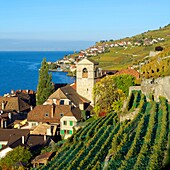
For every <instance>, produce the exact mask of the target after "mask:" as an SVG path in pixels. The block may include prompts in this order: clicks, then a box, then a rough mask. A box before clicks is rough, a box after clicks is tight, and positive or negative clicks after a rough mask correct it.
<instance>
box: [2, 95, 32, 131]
mask: <svg viewBox="0 0 170 170" xmlns="http://www.w3.org/2000/svg"><path fill="white" fill-rule="evenodd" d="M30 107H31V106H30V105H29V104H28V103H26V102H25V101H23V100H22V99H21V98H20V97H17V96H14V97H0V127H1V128H7V127H8V126H10V127H13V123H14V121H15V120H24V119H26V117H27V113H28V112H29V111H30Z"/></svg>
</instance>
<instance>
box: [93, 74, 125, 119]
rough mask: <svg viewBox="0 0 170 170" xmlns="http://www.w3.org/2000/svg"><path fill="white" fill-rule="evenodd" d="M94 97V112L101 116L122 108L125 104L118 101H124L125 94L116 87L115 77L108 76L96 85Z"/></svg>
mask: <svg viewBox="0 0 170 170" xmlns="http://www.w3.org/2000/svg"><path fill="white" fill-rule="evenodd" d="M93 97H94V101H95V106H94V111H95V113H96V115H97V116H99V115H100V113H102V112H105V113H108V112H110V111H111V110H113V109H115V110H117V109H118V108H120V105H121V103H123V102H118V101H120V100H124V99H125V94H124V93H123V92H122V90H120V89H118V88H117V87H116V85H115V82H114V79H113V77H112V76H108V77H104V78H103V79H102V80H100V82H97V83H96V84H95V86H94V89H93ZM117 105H118V106H117Z"/></svg>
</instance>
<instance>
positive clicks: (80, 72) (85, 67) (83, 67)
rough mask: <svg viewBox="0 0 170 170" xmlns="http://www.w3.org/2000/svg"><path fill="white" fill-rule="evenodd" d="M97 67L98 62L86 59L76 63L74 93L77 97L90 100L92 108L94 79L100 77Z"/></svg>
mask: <svg viewBox="0 0 170 170" xmlns="http://www.w3.org/2000/svg"><path fill="white" fill-rule="evenodd" d="M98 65H99V63H98V62H96V61H93V60H91V59H87V58H84V59H82V60H81V61H79V62H78V63H77V73H76V74H77V75H76V91H77V93H78V94H79V95H81V96H83V97H85V98H86V99H88V100H90V101H91V105H92V106H93V105H94V100H93V87H94V85H95V83H96V79H97V78H98V77H100V76H101V70H100V69H99V68H98Z"/></svg>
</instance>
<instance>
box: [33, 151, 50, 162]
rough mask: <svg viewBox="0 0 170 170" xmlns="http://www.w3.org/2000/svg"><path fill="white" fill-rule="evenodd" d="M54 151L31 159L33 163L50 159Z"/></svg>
mask: <svg viewBox="0 0 170 170" xmlns="http://www.w3.org/2000/svg"><path fill="white" fill-rule="evenodd" d="M52 154H53V152H46V153H43V154H41V155H38V156H36V157H35V158H34V160H32V161H31V163H36V162H41V161H42V160H48V159H49V158H50V157H51V155H52Z"/></svg>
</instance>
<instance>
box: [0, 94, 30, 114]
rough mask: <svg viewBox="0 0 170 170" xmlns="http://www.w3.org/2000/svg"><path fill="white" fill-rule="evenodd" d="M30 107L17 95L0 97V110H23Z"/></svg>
mask: <svg viewBox="0 0 170 170" xmlns="http://www.w3.org/2000/svg"><path fill="white" fill-rule="evenodd" d="M2 103H4V109H2ZM28 109H30V106H29V104H27V103H26V102H24V101H23V100H22V99H20V98H19V97H0V110H8V111H14V110H15V111H19V112H22V111H25V110H28Z"/></svg>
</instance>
